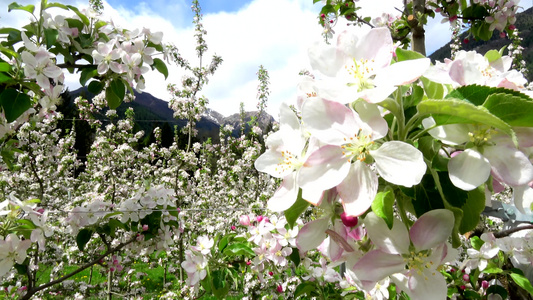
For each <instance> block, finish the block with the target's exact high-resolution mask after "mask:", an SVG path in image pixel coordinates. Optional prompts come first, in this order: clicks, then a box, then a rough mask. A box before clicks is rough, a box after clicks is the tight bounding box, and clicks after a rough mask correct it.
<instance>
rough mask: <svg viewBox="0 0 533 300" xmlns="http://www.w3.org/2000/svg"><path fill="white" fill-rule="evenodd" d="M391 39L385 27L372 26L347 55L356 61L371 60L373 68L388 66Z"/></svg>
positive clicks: (390, 58) (391, 47) (391, 50)
mask: <svg viewBox="0 0 533 300" xmlns="http://www.w3.org/2000/svg"><path fill="white" fill-rule="evenodd" d="M393 51H394V50H393V41H392V37H391V34H390V30H389V29H388V28H385V27H380V28H373V29H371V30H369V31H368V32H367V33H366V34H365V35H364V36H362V37H361V38H360V39H359V40H358V43H357V47H355V48H354V49H353V52H352V53H350V54H348V56H351V57H353V58H354V59H355V60H356V61H360V60H362V59H363V60H369V61H372V60H373V67H374V69H381V68H385V67H386V66H388V65H389V64H390V62H391V60H392V52H393Z"/></svg>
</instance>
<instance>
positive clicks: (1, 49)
mask: <svg viewBox="0 0 533 300" xmlns="http://www.w3.org/2000/svg"><path fill="white" fill-rule="evenodd" d="M0 52H2V53H3V54H5V55H6V56H7V57H9V58H19V54H18V53H17V52H15V51H13V50H11V49H9V48H6V47H4V46H2V45H0Z"/></svg>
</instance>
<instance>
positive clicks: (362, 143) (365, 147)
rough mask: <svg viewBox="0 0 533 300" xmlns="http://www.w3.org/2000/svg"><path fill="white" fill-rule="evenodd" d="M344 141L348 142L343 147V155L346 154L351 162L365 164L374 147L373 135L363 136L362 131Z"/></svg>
mask: <svg viewBox="0 0 533 300" xmlns="http://www.w3.org/2000/svg"><path fill="white" fill-rule="evenodd" d="M344 140H345V141H346V144H344V145H342V146H341V148H342V149H343V151H342V154H344V156H345V157H347V158H348V161H350V162H351V161H352V160H353V159H357V160H359V161H361V162H364V161H365V160H366V156H367V154H368V153H369V151H370V149H371V147H372V146H373V145H374V141H373V140H372V135H371V134H369V135H362V134H361V131H359V134H355V135H354V136H353V137H350V138H344Z"/></svg>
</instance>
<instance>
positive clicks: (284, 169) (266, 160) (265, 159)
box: [254, 149, 294, 178]
mask: <svg viewBox="0 0 533 300" xmlns="http://www.w3.org/2000/svg"><path fill="white" fill-rule="evenodd" d="M283 161H284V157H283V156H282V155H281V152H278V151H274V150H270V149H268V150H266V151H265V152H264V153H263V154H261V156H259V157H258V158H257V159H256V160H255V162H254V166H255V168H256V169H257V170H258V171H259V172H264V173H267V174H269V175H270V176H272V177H276V178H284V177H286V176H288V175H289V174H290V173H292V171H293V170H294V168H293V167H292V168H291V167H290V166H288V165H286V164H282V162H283Z"/></svg>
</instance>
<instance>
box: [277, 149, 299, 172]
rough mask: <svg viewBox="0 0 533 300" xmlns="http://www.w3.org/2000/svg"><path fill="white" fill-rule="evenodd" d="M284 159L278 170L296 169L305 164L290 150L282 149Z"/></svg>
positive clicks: (278, 165)
mask: <svg viewBox="0 0 533 300" xmlns="http://www.w3.org/2000/svg"><path fill="white" fill-rule="evenodd" d="M281 156H282V159H281V160H280V162H279V163H278V164H277V166H276V172H279V173H280V174H281V173H284V172H286V171H288V170H294V169H297V168H299V167H301V166H302V165H303V162H301V161H300V160H299V159H298V158H297V157H296V156H295V155H293V154H292V153H291V152H290V151H281Z"/></svg>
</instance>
